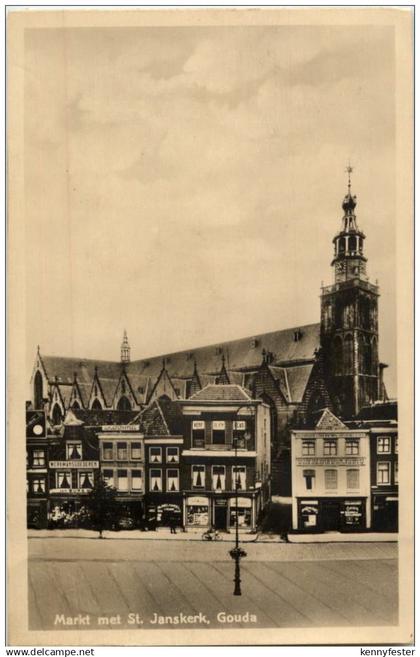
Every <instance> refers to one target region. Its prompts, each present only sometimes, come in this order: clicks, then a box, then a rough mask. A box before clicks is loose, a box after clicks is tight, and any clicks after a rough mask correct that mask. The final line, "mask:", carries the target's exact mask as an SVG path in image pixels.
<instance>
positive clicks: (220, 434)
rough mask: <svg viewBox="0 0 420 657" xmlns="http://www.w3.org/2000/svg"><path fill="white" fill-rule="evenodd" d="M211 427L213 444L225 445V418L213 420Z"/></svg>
mask: <svg viewBox="0 0 420 657" xmlns="http://www.w3.org/2000/svg"><path fill="white" fill-rule="evenodd" d="M211 429H212V443H213V445H224V444H225V443H226V422H225V421H224V420H213V422H212V423H211Z"/></svg>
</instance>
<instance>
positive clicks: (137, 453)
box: [131, 443, 141, 461]
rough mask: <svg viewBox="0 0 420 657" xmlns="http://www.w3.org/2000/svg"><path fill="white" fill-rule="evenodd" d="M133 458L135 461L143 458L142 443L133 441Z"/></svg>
mask: <svg viewBox="0 0 420 657" xmlns="http://www.w3.org/2000/svg"><path fill="white" fill-rule="evenodd" d="M131 458H132V459H133V461H138V460H139V459H141V443H131Z"/></svg>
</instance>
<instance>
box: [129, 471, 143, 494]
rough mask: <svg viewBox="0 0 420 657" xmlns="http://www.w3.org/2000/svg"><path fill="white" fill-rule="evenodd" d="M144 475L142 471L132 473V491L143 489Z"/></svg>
mask: <svg viewBox="0 0 420 657" xmlns="http://www.w3.org/2000/svg"><path fill="white" fill-rule="evenodd" d="M142 475H143V473H142V471H141V470H132V471H131V490H142V489H143V476H142Z"/></svg>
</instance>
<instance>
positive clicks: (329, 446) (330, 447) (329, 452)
mask: <svg viewBox="0 0 420 657" xmlns="http://www.w3.org/2000/svg"><path fill="white" fill-rule="evenodd" d="M324 454H325V456H337V441H336V440H324Z"/></svg>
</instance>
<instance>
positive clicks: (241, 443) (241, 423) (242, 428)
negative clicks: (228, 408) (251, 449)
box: [233, 420, 266, 449]
mask: <svg viewBox="0 0 420 657" xmlns="http://www.w3.org/2000/svg"><path fill="white" fill-rule="evenodd" d="M264 422H265V423H266V420H264ZM245 432H246V422H245V420H235V421H234V422H233V443H234V444H235V443H236V446H237V448H238V449H245V448H246V443H245Z"/></svg>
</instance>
